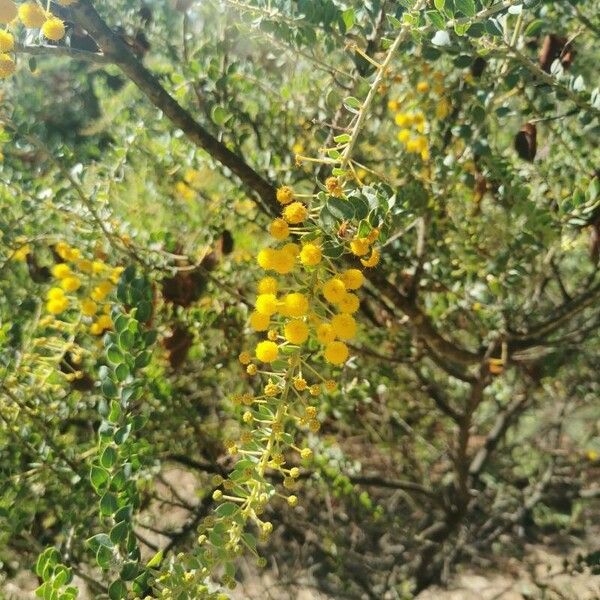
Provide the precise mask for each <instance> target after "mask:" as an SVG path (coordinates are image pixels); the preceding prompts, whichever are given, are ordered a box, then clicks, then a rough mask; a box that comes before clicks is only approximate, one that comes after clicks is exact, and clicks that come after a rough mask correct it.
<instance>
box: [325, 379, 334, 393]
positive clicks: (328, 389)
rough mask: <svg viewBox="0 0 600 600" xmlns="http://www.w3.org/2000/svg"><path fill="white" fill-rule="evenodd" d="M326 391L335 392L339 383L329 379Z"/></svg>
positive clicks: (326, 383)
mask: <svg viewBox="0 0 600 600" xmlns="http://www.w3.org/2000/svg"><path fill="white" fill-rule="evenodd" d="M325 389H326V390H327V391H328V392H335V390H336V389H337V383H336V382H335V381H334V380H333V379H328V380H327V381H326V382H325Z"/></svg>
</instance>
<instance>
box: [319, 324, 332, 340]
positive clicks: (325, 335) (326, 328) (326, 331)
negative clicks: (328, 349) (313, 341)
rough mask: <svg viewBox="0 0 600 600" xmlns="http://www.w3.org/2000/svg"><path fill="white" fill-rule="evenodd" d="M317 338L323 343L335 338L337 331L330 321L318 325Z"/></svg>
mask: <svg viewBox="0 0 600 600" xmlns="http://www.w3.org/2000/svg"><path fill="white" fill-rule="evenodd" d="M317 339H318V340H319V342H320V343H321V344H323V345H325V344H329V343H330V342H333V340H335V331H334V330H333V327H332V326H331V325H330V324H329V323H321V324H320V325H318V326H317Z"/></svg>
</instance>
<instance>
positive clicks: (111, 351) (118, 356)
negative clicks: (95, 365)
mask: <svg viewBox="0 0 600 600" xmlns="http://www.w3.org/2000/svg"><path fill="white" fill-rule="evenodd" d="M106 357H107V358H108V360H109V361H110V362H111V363H113V364H115V365H118V364H120V363H122V362H123V354H122V352H121V351H120V350H119V348H118V347H117V346H116V345H115V344H111V345H110V346H109V347H108V348H107V349H106Z"/></svg>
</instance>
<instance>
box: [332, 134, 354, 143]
mask: <svg viewBox="0 0 600 600" xmlns="http://www.w3.org/2000/svg"><path fill="white" fill-rule="evenodd" d="M351 139H352V137H351V136H350V135H349V134H347V133H342V134H341V135H336V136H335V137H334V138H333V141H334V142H337V143H338V144H345V143H346V142H349V141H350V140H351Z"/></svg>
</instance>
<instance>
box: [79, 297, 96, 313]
mask: <svg viewBox="0 0 600 600" xmlns="http://www.w3.org/2000/svg"><path fill="white" fill-rule="evenodd" d="M97 310H98V305H97V304H96V303H95V302H94V301H93V300H92V299H91V298H85V299H84V300H82V301H81V312H82V313H83V314H84V315H85V316H86V317H93V316H94V315H95V314H96V311H97Z"/></svg>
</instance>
